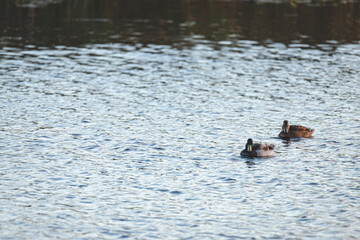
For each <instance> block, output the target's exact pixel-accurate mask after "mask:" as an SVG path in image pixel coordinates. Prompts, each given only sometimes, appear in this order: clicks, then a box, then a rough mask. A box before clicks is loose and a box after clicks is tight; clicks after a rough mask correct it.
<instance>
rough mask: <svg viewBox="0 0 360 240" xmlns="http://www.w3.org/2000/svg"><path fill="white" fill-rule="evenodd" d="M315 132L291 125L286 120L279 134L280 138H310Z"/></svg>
mask: <svg viewBox="0 0 360 240" xmlns="http://www.w3.org/2000/svg"><path fill="white" fill-rule="evenodd" d="M314 132H315V130H314V129H311V128H308V127H303V126H300V125H289V121H288V120H284V123H283V125H282V130H281V132H280V133H279V137H280V138H309V137H311V136H312V134H313V133H314Z"/></svg>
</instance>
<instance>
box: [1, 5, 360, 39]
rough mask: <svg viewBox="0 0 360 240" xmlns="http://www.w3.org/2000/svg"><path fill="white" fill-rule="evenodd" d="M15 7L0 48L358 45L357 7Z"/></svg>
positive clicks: (7, 9) (4, 14) (7, 12)
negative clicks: (233, 43)
mask: <svg viewBox="0 0 360 240" xmlns="http://www.w3.org/2000/svg"><path fill="white" fill-rule="evenodd" d="M23 2H24V1H23ZM25 2H26V1H25ZM30 2H36V1H30ZM43 2H44V1H41V3H43ZM45 2H46V1H45ZM55 2H58V1H55ZM16 3H17V1H13V0H2V1H1V2H0V37H1V39H0V45H1V46H21V45H29V44H30V45H31V44H33V45H43V46H56V45H81V44H86V43H110V42H122V43H130V44H134V45H135V44H149V43H156V44H166V45H184V44H185V45H188V44H191V43H189V42H188V41H186V40H187V38H188V37H194V36H197V37H198V38H200V39H204V40H210V41H235V40H239V39H247V40H255V41H258V42H259V43H262V44H266V43H269V42H282V43H285V44H289V43H292V42H294V41H296V42H298V43H306V44H314V43H324V42H325V43H326V42H327V41H330V40H331V41H335V43H344V42H347V43H349V42H357V41H359V40H360V14H359V12H360V3H359V2H358V1H344V2H341V1H316V2H314V3H301V2H298V3H296V1H291V2H287V1H286V2H276V3H272V2H264V3H262V2H256V1H205V0H198V1H190V0H172V1H168V0H153V1H148V0H139V1H132V0H123V1H101V0H93V1H85V0H82V1H81V0H71V1H70V0H68V1H60V3H58V4H48V5H45V7H44V6H43V4H40V5H39V6H42V7H38V8H36V7H34V6H36V5H34V4H32V5H30V6H29V4H19V3H18V4H16Z"/></svg>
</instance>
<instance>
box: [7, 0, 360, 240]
mask: <svg viewBox="0 0 360 240" xmlns="http://www.w3.org/2000/svg"><path fill="white" fill-rule="evenodd" d="M5 2H7V1H5ZM90 2H91V1H90ZM159 2H161V1H159ZM162 3H163V2H162ZM186 3H188V4H189V5H190V6H189V8H190V9H193V8H196V7H197V6H198V5H201V3H203V1H190V2H187V1H186ZM8 4H9V3H8ZM42 4H43V3H42ZM217 4H220V5H221V6H228V5H227V4H230V5H231V6H233V5H235V6H237V7H238V8H239V9H241V7H244V6H248V5H247V4H251V6H253V7H255V8H256V9H260V10H261V9H263V8H267V7H269V8H270V9H271V8H274V7H276V6H277V7H278V8H280V7H281V6H283V7H284V8H285V9H288V8H287V6H288V5H287V4H279V5H277V4H274V3H270V4H268V5H266V4H265V5H263V4H256V3H243V2H230V3H229V2H228V3H226V2H222V3H219V2H218V3H217ZM222 4H223V5H222ZM232 4H233V5H232ZM349 4H350V5H351V4H352V3H349ZM354 4H355V3H354ZM5 5H6V4H5ZM66 6H70V3H69V2H66V1H65V2H62V3H56V4H50V5H49V6H45V7H43V5H41V7H42V8H39V9H37V8H33V7H31V8H29V7H28V5H26V6H25V7H24V6H20V7H14V6H12V5H11V4H10V5H9V7H8V9H12V8H14V9H17V10H18V13H19V12H21V11H24V12H25V13H26V14H27V13H28V12H31V11H35V13H36V14H35V15H34V16H38V17H39V18H40V19H49V16H47V15H46V16H42V15H41V14H42V13H44V12H46V10H48V11H50V12H51V11H52V9H53V8H56V9H57V8H60V9H64V8H65V9H66ZM162 6H163V5H162ZM347 6H348V5H346V4H345V5H340V6H335V7H334V8H332V9H339V8H340V10H339V11H341V9H344V8H347ZM356 6H358V5H356ZM165 7H170V6H166V5H165ZM165 7H164V8H165ZM303 8H308V11H311V10H313V9H318V10H319V11H323V10H324V9H325V10H326V9H328V7H326V6H323V7H314V6H309V5H300V6H298V8H295V9H303ZM3 9H4V8H3ZM89 9H92V8H89ZM155 9H157V8H155ZM160 9H162V8H160ZM211 9H212V8H210V10H211ZM246 9H247V8H246ZM208 10H209V9H208V8H206V11H208ZM210 10H209V11H210ZM260 10H258V11H260ZM27 11H28V12H27ZM99 11H100V12H101V11H102V10H101V9H100V10H99ZM299 11H300V10H299ZM89 12H91V11H90V10H89ZM25 13H24V14H25ZM59 13H61V14H64V12H63V10H59ZM180 13H183V12H182V11H180ZM180 13H179V12H177V11H175V13H174V14H180ZM26 14H25V15H26ZM61 14H60V16H62V15H61ZM86 14H89V13H86ZM86 14H85V15H86ZM98 14H99V13H98ZM98 14H94V15H96V16H92V15H91V14H90V16H87V15H86V16H85V17H84V16H83V18H81V19H85V20H86V21H78V20H76V22H80V25H81V26H89V28H91V29H90V30H89V29H88V31H93V33H92V35H93V37H91V38H88V36H84V35H82V34H83V33H82V32H81V31H80V32H79V33H78V34H77V33H75V34H74V36H72V38H71V39H68V40H67V41H65V43H63V44H59V42H57V41H60V40H59V36H63V35H62V34H64V33H63V31H65V30H66V29H67V28H69V27H70V25H71V24H72V23H73V22H71V23H68V22H65V23H63V25H61V26H60V27H59V28H58V29H55V30H54V31H56V32H58V34H59V35H53V33H54V32H53V31H52V30H49V29H48V28H45V27H44V26H43V24H45V23H44V22H41V23H38V24H35V25H34V28H35V29H38V31H40V32H42V34H43V35H42V37H40V35H39V36H36V32H37V31H34V32H33V33H34V35H33V38H32V37H30V36H28V35H27V33H28V31H29V29H28V28H26V27H24V29H22V25H21V24H19V25H18V27H16V28H15V27H14V26H12V25H11V24H5V23H6V22H7V21H5V20H3V21H2V25H3V26H4V25H6V27H4V28H2V39H3V40H2V42H1V50H0V84H1V87H0V106H1V108H0V158H1V161H0V169H1V170H0V192H1V194H0V196H1V198H0V216H1V217H0V238H1V239H30V238H34V237H36V238H39V239H54V238H60V239H120V238H129V239H156V238H158V239H358V238H359V236H360V224H359V223H360V215H359V204H360V201H359V197H360V181H359V179H360V178H359V177H360V167H359V160H360V144H359V136H360V120H359V117H358V116H359V113H360V112H359V107H360V102H359V98H360V90H359V87H358V86H359V80H360V70H359V59H360V58H359V57H360V45H359V40H360V38H357V40H356V36H358V35H356V34H357V33H356V30H354V31H355V34H354V35H351V34H350V33H349V36H350V35H351V36H352V37H349V38H347V37H346V36H345V37H344V36H342V37H340V38H341V39H340V38H339V39H337V38H336V36H339V35H336V34H335V35H334V36H331V37H329V36H328V35H327V34H323V35H321V37H323V38H328V37H329V38H328V40H324V41H322V40H321V39H319V38H317V36H316V35H311V34H309V35H308V36H307V37H303V38H301V40H291V39H292V38H293V36H294V35H287V34H286V33H284V34H283V35H279V33H277V34H276V35H277V36H278V35H279V36H282V37H283V40H279V39H280V38H279V39H278V38H277V37H273V38H271V36H268V35H266V34H265V36H264V37H265V38H264V39H256V38H258V37H259V36H260V35H261V34H260V35H256V36H250V35H247V34H245V35H242V37H241V36H240V37H239V36H233V35H231V34H230V35H228V34H227V33H226V34H220V35H219V32H218V31H217V30H219V29H217V30H214V31H211V32H210V33H209V34H210V35H209V36H206V35H204V34H200V33H199V32H195V33H196V34H192V33H186V31H187V30H189V29H192V28H193V27H195V26H192V24H190V25H191V26H190V25H189V21H185V22H183V24H182V25H181V24H180V25H179V26H180V27H179V29H180V30H178V31H179V32H178V33H176V34H174V35H170V36H169V35H164V36H166V37H165V39H162V38H161V37H159V35H158V34H155V33H154V31H155V30H156V29H157V27H156V26H155V25H156V24H155V25H154V23H153V22H152V20H151V21H150V22H147V24H148V26H147V27H146V29H142V27H144V26H145V25H146V24H144V21H145V20H144V21H134V20H126V21H125V23H124V25H121V27H124V26H125V25H126V24H128V28H125V29H122V30H121V31H120V30H119V31H120V32H119V33H118V35H116V36H117V37H114V35H113V32H112V31H115V30H118V29H117V27H118V26H117V25H116V26H115V24H114V26H113V28H110V27H109V28H110V29H109V30H108V32H106V31H105V32H104V31H100V30H99V29H101V28H99V25H98V24H100V26H102V27H104V26H108V25H109V24H110V23H109V22H107V21H100V23H99V21H95V23H94V22H93V21H90V20H94V19H98V18H97V17H98V16H97V15H98ZM134 14H135V15H136V13H134ZM141 14H144V13H141ZM158 14H160V15H161V14H164V13H163V12H161V11H160V13H158ZM154 15H156V14H154ZM22 16H23V15H22ZM26 16H27V15H26ZM75 16H77V15H76V14H75ZM121 16H122V15H121ZM156 16H157V15H156ZM176 16H177V15H176ZM301 16H303V15H301V14H299V16H298V17H297V19H298V18H301ZM41 17H43V18H41ZM95 17H96V18H95ZM136 17H138V16H137V15H136ZM145 17H148V18H149V19H152V16H150V17H149V16H145ZM74 18H75V17H74ZM5 19H8V18H5ZM35 19H37V18H35ZM76 19H78V18H76ZM89 19H90V20H89ZM230 19H231V18H230ZM227 20H229V19H227ZM54 21H55V20H54ZM127 21H128V23H126V22H127ZM179 21H180V20H179ZM198 21H199V20H197V21H195V22H198ZM35 22H36V21H35ZM145 22H146V21H145ZM174 22H176V21H175V20H174V21H173V23H174ZM220 22H221V21H220ZM167 23H168V24H173V23H171V21H170V20H169V21H167ZM167 23H165V25H166V24H167ZM82 24H84V25H82ZM195 24H196V23H195ZM204 24H205V23H204ZM206 24H207V23H206ZM206 24H205V25H206ZM354 24H355V23H353V22H352V23H351V24H350V25H354ZM134 28H136V29H138V30H139V29H140V30H139V31H140V32H138V33H136V32H137V30H135V31H132V30H129V29H133V30H134ZM174 28H175V27H174ZM195 28H196V27H195ZM245 28H246V27H245ZM4 29H5V30H6V31H5V30H4ZM114 29H115V30H114ZM154 29H155V30H154ZM172 29H173V28H172V27H169V28H166V30H165V31H171V30H172ZM184 29H187V30H186V31H185V30H184ZM256 29H257V28H254V30H256ZM357 29H359V28H357ZM157 30H158V29H157ZM11 31H13V32H11ZM46 31H50V32H46ZM126 31H129V34H128V35H124V32H126ZM195 31H196V30H195ZM199 31H202V30H199ZM229 31H230V32H231V31H235V30H234V29H233V28H231V29H230V30H229ZM24 32H25V33H24ZM30 32H31V31H30ZM265 32H266V31H265ZM332 32H336V31H334V29H332ZM352 33H354V32H352ZM295 35H296V34H295ZM19 36H20V37H19ZM111 36H113V37H111ZM134 36H138V37H134ZM139 36H149V38H146V39H143V38H142V37H139ZM354 36H355V40H354ZM102 37H105V38H104V39H101V38H102ZM269 37H270V38H269ZM321 37H320V38H321ZM63 38H65V36H63ZM217 38H220V39H217ZM120 39H121V40H120ZM334 39H335V40H334ZM284 119H287V120H289V121H290V123H292V124H302V125H305V126H308V127H311V128H314V129H315V130H316V131H315V133H314V137H313V138H311V139H302V140H299V141H291V142H286V141H283V140H281V139H278V138H277V134H278V133H279V132H280V130H281V125H282V121H283V120H284ZM249 137H252V138H253V139H254V140H255V141H262V142H269V143H273V144H275V145H276V149H275V156H274V157H272V158H267V159H245V158H241V157H240V151H241V150H242V149H243V148H244V146H245V143H246V140H247V138H249Z"/></svg>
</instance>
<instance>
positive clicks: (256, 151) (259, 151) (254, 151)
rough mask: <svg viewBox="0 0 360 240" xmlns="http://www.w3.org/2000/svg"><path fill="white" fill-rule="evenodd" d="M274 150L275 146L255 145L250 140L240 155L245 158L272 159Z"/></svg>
mask: <svg viewBox="0 0 360 240" xmlns="http://www.w3.org/2000/svg"><path fill="white" fill-rule="evenodd" d="M274 148H275V146H274V145H273V144H265V143H253V140H252V139H251V138H249V139H248V140H247V143H246V145H245V149H244V150H242V151H241V154H240V155H241V156H243V157H272V156H273V155H274Z"/></svg>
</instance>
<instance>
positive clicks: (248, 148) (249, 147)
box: [245, 138, 253, 152]
mask: <svg viewBox="0 0 360 240" xmlns="http://www.w3.org/2000/svg"><path fill="white" fill-rule="evenodd" d="M245 149H246V151H248V152H251V151H252V149H253V140H252V139H251V138H249V139H248V140H247V143H246V145H245Z"/></svg>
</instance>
